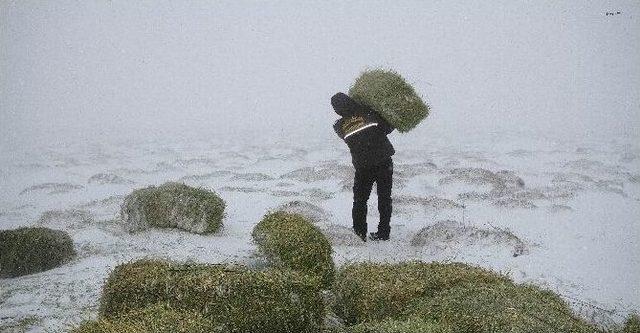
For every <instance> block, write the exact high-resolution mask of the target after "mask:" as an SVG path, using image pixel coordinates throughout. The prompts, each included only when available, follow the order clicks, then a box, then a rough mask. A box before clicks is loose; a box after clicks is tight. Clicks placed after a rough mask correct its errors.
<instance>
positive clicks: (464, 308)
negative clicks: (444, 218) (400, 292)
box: [407, 282, 597, 333]
mask: <svg viewBox="0 0 640 333" xmlns="http://www.w3.org/2000/svg"><path fill="white" fill-rule="evenodd" d="M407 312H408V313H410V316H411V317H412V318H417V320H427V321H433V322H438V323H440V324H442V325H445V326H447V327H450V328H452V329H453V330H454V331H455V332H477V333H492V332H512V333H543V332H545V333H547V332H567V333H569V332H572V333H573V332H575V333H578V332H579V333H583V332H584V333H586V332H597V329H596V328H595V327H593V326H591V325H589V324H587V323H586V322H585V321H584V320H582V319H579V318H578V317H577V316H575V315H574V314H573V313H572V311H571V309H570V308H569V306H568V305H567V304H566V303H565V302H564V301H563V300H562V299H561V298H560V297H559V296H558V295H557V294H555V293H553V292H551V291H547V290H542V289H540V288H538V287H535V286H531V285H515V284H513V283H508V282H505V283H492V284H466V285H460V286H456V287H454V288H450V289H447V290H443V291H441V292H439V293H437V294H436V295H434V296H433V297H425V298H423V299H421V300H419V301H418V302H416V303H415V304H414V305H412V307H410V308H409V309H408V311H407Z"/></svg>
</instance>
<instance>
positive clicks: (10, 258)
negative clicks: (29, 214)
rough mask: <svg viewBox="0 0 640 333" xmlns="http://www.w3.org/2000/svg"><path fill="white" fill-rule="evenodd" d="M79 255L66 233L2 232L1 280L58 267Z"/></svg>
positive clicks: (39, 229) (46, 229)
mask: <svg viewBox="0 0 640 333" xmlns="http://www.w3.org/2000/svg"><path fill="white" fill-rule="evenodd" d="M75 255H76V251H75V249H74V248H73V240H72V239H71V237H70V236H69V234H67V233H66V232H64V231H62V230H54V229H49V228H19V229H14V230H0V278H7V277H16V276H21V275H27V274H32V273H37V272H42V271H46V270H48V269H52V268H55V267H58V266H60V265H62V264H64V263H65V262H67V261H69V260H71V259H72V258H73V257H74V256H75Z"/></svg>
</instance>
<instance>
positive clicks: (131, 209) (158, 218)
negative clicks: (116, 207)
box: [120, 183, 225, 234]
mask: <svg viewBox="0 0 640 333" xmlns="http://www.w3.org/2000/svg"><path fill="white" fill-rule="evenodd" d="M224 208H225V202H224V200H222V199H221V198H220V197H219V196H218V195H217V194H216V193H214V192H212V191H209V190H206V189H203V188H194V187H190V186H187V185H184V184H180V183H166V184H163V185H161V186H157V187H156V186H150V187H147V188H143V189H138V190H135V191H133V192H132V193H131V194H129V195H128V196H127V197H126V198H125V200H124V202H123V203H122V206H121V208H120V215H121V217H122V220H123V221H124V222H125V224H126V226H127V229H128V230H129V231H130V232H133V231H140V230H145V229H147V228H149V227H151V226H154V227H160V228H178V229H183V230H186V231H190V232H194V233H198V234H207V233H213V232H216V231H218V229H220V227H221V226H222V219H223V218H224Z"/></svg>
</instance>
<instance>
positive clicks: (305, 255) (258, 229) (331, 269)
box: [252, 211, 335, 288]
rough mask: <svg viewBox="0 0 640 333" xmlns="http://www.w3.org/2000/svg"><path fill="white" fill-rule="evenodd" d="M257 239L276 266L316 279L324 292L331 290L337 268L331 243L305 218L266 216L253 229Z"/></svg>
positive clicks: (287, 214) (262, 249)
mask: <svg viewBox="0 0 640 333" xmlns="http://www.w3.org/2000/svg"><path fill="white" fill-rule="evenodd" d="M252 235H253V239H254V240H255V242H256V244H258V248H259V249H260V251H261V252H262V253H264V254H265V255H266V257H267V258H268V259H269V261H271V262H273V263H274V264H275V266H277V267H281V268H289V269H293V270H296V271H300V272H302V273H305V274H308V275H309V276H312V277H314V278H316V279H318V281H319V282H320V284H321V285H322V286H323V287H324V288H328V287H329V286H331V284H332V283H333V280H334V275H335V265H334V263H333V258H332V257H331V252H332V249H331V244H330V243H329V240H328V239H327V238H326V237H325V236H324V235H323V234H322V232H320V230H319V229H318V228H316V227H315V226H314V225H313V224H312V223H311V222H310V221H309V220H308V219H307V218H305V217H304V216H303V215H300V214H295V213H293V214H292V213H287V212H283V211H276V212H272V213H268V214H266V215H265V216H264V217H263V218H262V220H261V221H260V222H259V223H258V224H257V225H256V226H255V228H254V229H253V233H252Z"/></svg>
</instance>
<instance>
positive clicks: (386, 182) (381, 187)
mask: <svg viewBox="0 0 640 333" xmlns="http://www.w3.org/2000/svg"><path fill="white" fill-rule="evenodd" d="M392 185H393V161H392V160H391V158H389V161H388V162H387V163H385V164H383V165H381V166H380V168H378V170H377V173H376V190H377V192H378V212H379V213H380V223H379V224H378V235H379V236H382V237H387V236H389V233H390V232H391V227H390V225H389V223H390V221H391V209H392V207H391V187H392Z"/></svg>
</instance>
